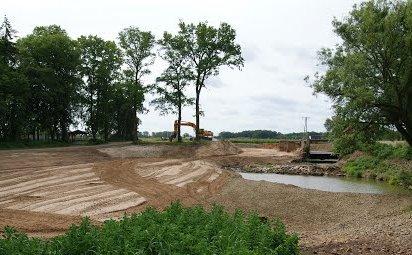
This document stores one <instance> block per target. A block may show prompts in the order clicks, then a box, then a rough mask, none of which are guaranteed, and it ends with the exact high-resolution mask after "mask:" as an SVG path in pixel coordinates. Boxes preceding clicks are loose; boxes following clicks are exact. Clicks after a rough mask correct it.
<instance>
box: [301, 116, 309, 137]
mask: <svg viewBox="0 0 412 255" xmlns="http://www.w3.org/2000/svg"><path fill="white" fill-rule="evenodd" d="M302 119H303V120H304V121H305V125H304V126H303V133H304V136H305V138H309V137H308V119H309V117H302Z"/></svg>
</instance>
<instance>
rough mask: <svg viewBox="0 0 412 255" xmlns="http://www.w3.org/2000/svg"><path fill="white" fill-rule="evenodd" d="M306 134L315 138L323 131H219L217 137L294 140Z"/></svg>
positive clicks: (320, 137)
mask: <svg viewBox="0 0 412 255" xmlns="http://www.w3.org/2000/svg"><path fill="white" fill-rule="evenodd" d="M306 135H309V136H311V137H316V138H317V139H323V138H325V133H319V132H308V134H306V133H303V132H300V133H287V134H282V133H280V132H276V131H272V130H245V131H241V132H227V131H224V132H220V133H219V136H218V138H219V139H235V140H237V139H256V140H260V139H270V140H271V139H278V140H280V139H282V140H296V139H302V138H303V137H305V136H306Z"/></svg>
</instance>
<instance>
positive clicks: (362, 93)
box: [307, 0, 412, 154]
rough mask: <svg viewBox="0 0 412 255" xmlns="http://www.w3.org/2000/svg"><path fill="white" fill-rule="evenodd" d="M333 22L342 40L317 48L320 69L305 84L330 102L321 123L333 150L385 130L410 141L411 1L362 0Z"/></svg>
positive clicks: (354, 146) (348, 149) (355, 146)
mask: <svg viewBox="0 0 412 255" xmlns="http://www.w3.org/2000/svg"><path fill="white" fill-rule="evenodd" d="M333 27H334V31H335V33H336V34H337V35H338V36H339V37H340V38H341V41H342V43H340V44H339V45H337V46H336V47H335V48H333V49H322V50H321V51H320V53H319V61H320V64H321V65H322V66H323V67H324V68H325V70H326V72H325V73H323V74H316V75H315V77H314V78H315V79H314V81H313V82H311V84H312V87H313V88H314V91H315V92H316V93H324V94H326V95H327V96H329V97H330V98H331V99H332V101H333V104H334V105H333V108H334V110H335V116H333V117H332V119H331V120H329V121H328V122H327V123H325V124H326V126H327V127H328V129H330V137H331V138H332V140H334V146H335V149H336V150H337V152H338V153H340V154H349V153H352V152H353V151H355V150H359V149H361V148H362V147H363V146H364V145H365V144H372V143H374V142H375V141H376V140H377V139H379V137H380V136H381V134H382V132H383V131H385V130H388V129H389V130H396V131H397V132H398V133H399V134H400V135H401V136H402V138H403V139H404V140H406V141H407V143H408V144H409V146H411V145H412V114H411V109H412V71H411V70H412V68H411V67H412V2H411V1H390V0H376V1H367V2H364V3H361V4H359V5H355V6H354V8H353V10H352V11H351V12H350V14H349V15H348V17H346V18H345V19H343V20H337V19H335V20H334V21H333ZM307 80H308V81H309V78H307Z"/></svg>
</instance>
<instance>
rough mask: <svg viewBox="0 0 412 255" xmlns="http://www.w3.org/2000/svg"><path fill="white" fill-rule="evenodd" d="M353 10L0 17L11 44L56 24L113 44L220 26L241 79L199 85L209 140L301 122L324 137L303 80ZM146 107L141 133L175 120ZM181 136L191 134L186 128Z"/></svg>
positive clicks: (210, 6) (167, 0)
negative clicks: (231, 37) (136, 35)
mask: <svg viewBox="0 0 412 255" xmlns="http://www.w3.org/2000/svg"><path fill="white" fill-rule="evenodd" d="M358 2H360V1H355V0H332V1H331V0H310V1H308V0H253V1H252V0H251V1H249V0H244V1H242V0H233V1H229V0H225V1H223V0H208V1H201V0H173V1H171V0H117V1H112V0H110V1H106V0H82V1H79V0H71V1H69V0H65V1H63V0H37V1H22V0H2V3H1V5H0V14H1V15H2V16H3V15H4V14H6V15H7V16H8V17H9V19H10V20H11V22H12V24H13V26H14V28H15V29H16V30H17V31H18V35H19V36H24V35H26V34H28V33H31V31H32V30H33V28H34V27H35V26H39V25H50V24H58V25H60V26H61V27H62V28H64V29H66V31H67V32H68V33H69V35H70V36H72V37H73V38H77V37H78V36H80V35H88V34H93V35H98V36H100V37H103V38H105V39H110V40H117V34H118V32H119V31H120V30H122V29H123V28H125V27H128V26H137V27H139V28H140V29H141V30H150V31H152V32H153V33H154V34H155V35H156V36H157V37H160V36H161V35H162V33H163V31H170V32H175V31H177V23H178V21H179V19H182V20H183V21H185V22H187V23H189V22H195V23H196V22H199V21H205V20H207V21H208V22H209V23H210V24H211V25H215V26H218V25H219V23H220V22H227V23H229V24H230V25H232V26H233V27H234V28H235V29H236V31H237V42H238V43H239V44H240V45H241V46H242V54H243V57H244V58H245V67H244V68H243V69H242V70H241V71H239V70H231V69H225V68H224V69H222V71H221V73H220V75H219V76H217V77H215V78H213V79H210V80H208V81H206V86H207V88H206V89H204V90H203V91H202V94H201V107H202V109H203V110H204V112H205V116H204V117H203V118H202V119H201V126H202V127H203V128H205V129H209V130H212V131H214V132H215V133H218V132H220V131H241V130H252V129H270V130H276V131H280V132H284V133H286V132H300V131H302V130H303V120H302V117H303V116H308V117H310V119H309V124H308V125H309V130H314V131H324V127H323V123H324V121H325V119H326V118H327V117H329V116H330V115H331V114H332V111H331V109H330V106H331V105H330V102H328V100H327V98H325V97H323V96H313V95H312V89H311V88H309V87H308V86H307V84H306V83H305V82H304V80H303V78H304V77H305V76H306V75H311V74H313V73H314V72H316V70H318V67H317V66H316V64H317V58H316V52H317V51H318V50H319V49H320V48H322V47H332V46H333V45H335V44H336V43H337V42H338V38H337V37H336V36H335V35H334V34H333V31H332V25H331V22H332V19H333V17H337V18H343V17H345V16H346V15H347V13H348V12H349V11H350V10H351V8H352V6H353V4H355V3H358ZM163 67H164V64H163V63H162V62H161V61H160V60H158V61H157V62H156V63H155V65H154V66H153V68H152V70H153V73H152V75H151V76H150V77H147V82H153V81H154V79H155V77H156V75H158V74H159V73H160V72H161V71H162V68H163ZM191 90H194V88H191ZM191 92H192V91H191ZM148 100H150V96H148ZM147 107H148V109H149V110H150V111H149V113H148V114H146V115H144V116H140V118H141V119H142V125H141V126H140V128H139V129H140V130H141V131H145V130H148V131H163V130H171V129H172V123H173V120H174V119H175V118H176V117H175V116H173V115H169V116H160V115H159V113H158V112H156V111H154V109H153V108H152V107H150V106H147ZM183 112H184V113H183V116H184V118H183V119H184V120H188V121H190V120H192V121H194V117H193V115H194V107H187V108H185V109H184V110H183ZM183 131H184V132H189V133H193V132H192V131H191V130H190V129H189V128H184V130H183Z"/></svg>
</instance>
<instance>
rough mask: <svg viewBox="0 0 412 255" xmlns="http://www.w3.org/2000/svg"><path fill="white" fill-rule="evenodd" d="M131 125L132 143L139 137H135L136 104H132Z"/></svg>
mask: <svg viewBox="0 0 412 255" xmlns="http://www.w3.org/2000/svg"><path fill="white" fill-rule="evenodd" d="M132 123H133V127H132V140H133V143H137V141H138V140H139V138H138V137H137V112H136V106H133V120H132Z"/></svg>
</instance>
